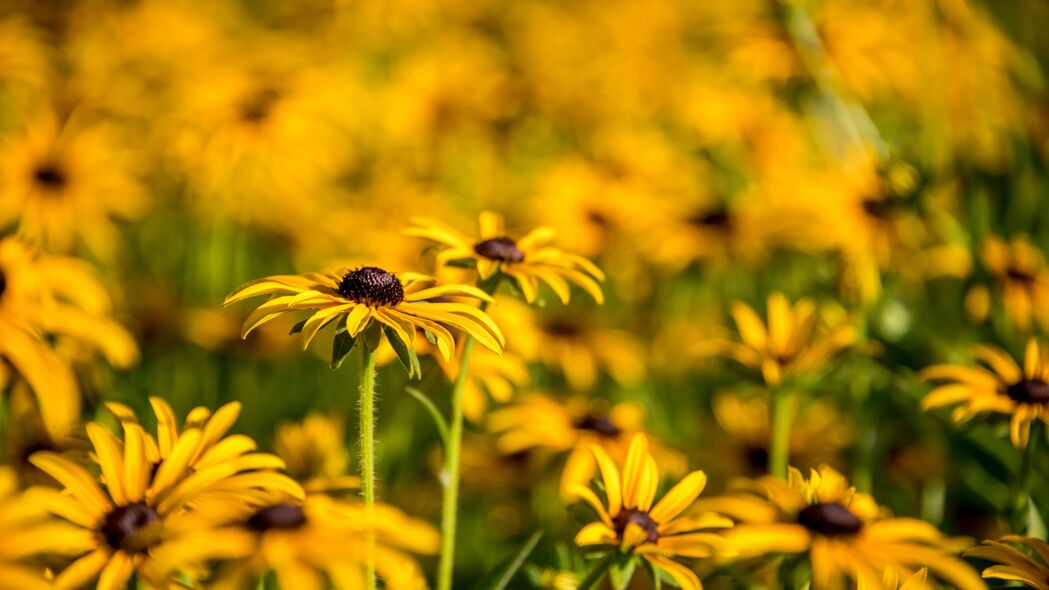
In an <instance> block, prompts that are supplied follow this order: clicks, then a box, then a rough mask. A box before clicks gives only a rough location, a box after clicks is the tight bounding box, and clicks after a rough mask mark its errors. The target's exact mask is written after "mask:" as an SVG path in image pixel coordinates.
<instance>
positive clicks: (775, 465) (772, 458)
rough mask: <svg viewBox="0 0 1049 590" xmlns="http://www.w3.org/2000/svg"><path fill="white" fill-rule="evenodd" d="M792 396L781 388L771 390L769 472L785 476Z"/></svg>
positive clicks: (788, 451)
mask: <svg viewBox="0 0 1049 590" xmlns="http://www.w3.org/2000/svg"><path fill="white" fill-rule="evenodd" d="M792 400H793V397H792V396H791V395H789V394H788V393H787V392H786V391H784V390H783V388H780V387H777V388H774V389H773V390H772V391H771V400H770V403H771V404H772V411H771V412H770V413H771V414H772V438H771V440H769V474H770V475H773V476H775V477H780V478H783V479H786V478H787V462H788V461H789V459H790V457H789V454H790V422H791V414H792V413H793V412H792V409H793V408H792V407H791V405H792V404H791V402H792Z"/></svg>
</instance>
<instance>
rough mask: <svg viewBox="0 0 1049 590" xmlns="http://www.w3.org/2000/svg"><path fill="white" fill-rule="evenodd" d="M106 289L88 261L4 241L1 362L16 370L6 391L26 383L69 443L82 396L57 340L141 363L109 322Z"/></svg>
mask: <svg viewBox="0 0 1049 590" xmlns="http://www.w3.org/2000/svg"><path fill="white" fill-rule="evenodd" d="M108 312H109V298H108V296H107V295H106V292H105V289H103V288H102V285H101V284H100V283H99V282H98V280H97V279H96V278H95V277H94V276H93V274H92V273H91V272H90V269H89V268H87V267H86V266H85V264H84V263H82V262H80V261H77V260H74V259H70V258H65V257H58V256H49V255H46V254H41V253H37V252H34V251H32V250H31V249H30V248H29V247H27V246H26V245H25V244H24V243H23V242H22V241H20V240H19V239H18V238H14V237H8V238H5V239H3V240H2V241H0V356H2V357H3V358H4V359H5V360H6V361H7V362H8V363H9V365H10V367H11V368H12V369H13V374H12V373H11V372H10V371H7V370H2V371H0V385H2V384H6V383H8V382H10V381H11V380H12V379H14V378H16V377H17V378H21V379H24V380H25V381H26V382H27V383H28V385H29V387H30V388H31V389H32V391H33V393H34V394H35V395H36V398H37V406H38V408H39V410H40V415H41V417H42V418H43V422H44V426H45V427H46V428H47V431H48V433H49V434H50V435H51V436H52V437H55V438H62V437H64V436H65V435H66V434H68V432H69V429H70V428H72V427H73V426H75V425H76V423H77V421H78V420H79V418H80V393H79V387H78V385H77V382H76V379H75V377H74V375H73V371H72V369H71V368H70V366H69V364H68V363H67V362H66V361H65V360H63V359H62V358H61V357H60V356H59V355H58V354H56V353H55V350H54V348H53V344H52V341H50V340H49V339H45V336H51V337H54V338H55V339H58V340H69V341H73V342H75V343H78V344H83V345H86V346H88V347H90V348H91V349H93V350H99V351H101V352H102V353H103V355H104V356H105V357H106V358H107V359H108V360H109V361H110V363H112V364H113V365H115V366H118V367H127V366H129V365H131V364H132V363H134V362H135V361H136V360H137V359H138V347H137V346H136V345H135V342H134V340H132V338H131V336H130V334H128V333H127V331H125V330H124V329H123V328H122V327H121V326H120V325H118V324H117V323H116V322H114V321H113V320H112V319H110V318H109V317H108Z"/></svg>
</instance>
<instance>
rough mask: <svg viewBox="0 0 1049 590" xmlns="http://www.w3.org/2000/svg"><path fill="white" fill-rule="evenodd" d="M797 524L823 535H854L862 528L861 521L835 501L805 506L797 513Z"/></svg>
mask: <svg viewBox="0 0 1049 590" xmlns="http://www.w3.org/2000/svg"><path fill="white" fill-rule="evenodd" d="M798 524H800V525H801V526H803V527H805V528H807V529H809V530H810V531H812V532H814V533H817V534H820V535H823V536H825V537H842V536H847V535H855V534H856V533H858V532H860V529H862V528H863V521H861V520H860V519H859V518H858V517H857V516H856V515H855V514H853V513H852V511H850V510H849V509H848V508H846V507H845V506H844V505H842V504H839V503H837V502H825V503H819V504H812V505H811V506H806V507H805V508H804V509H803V510H802V511H801V512H799V513H798Z"/></svg>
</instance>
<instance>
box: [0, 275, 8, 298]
mask: <svg viewBox="0 0 1049 590" xmlns="http://www.w3.org/2000/svg"><path fill="white" fill-rule="evenodd" d="M6 290H7V275H5V274H4V271H2V270H0V297H3V296H4V291H6Z"/></svg>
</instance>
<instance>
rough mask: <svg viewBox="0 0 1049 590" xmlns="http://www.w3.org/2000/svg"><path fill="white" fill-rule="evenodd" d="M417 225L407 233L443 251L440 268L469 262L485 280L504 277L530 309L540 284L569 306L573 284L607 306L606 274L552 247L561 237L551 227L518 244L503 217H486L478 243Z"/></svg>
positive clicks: (429, 223)
mask: <svg viewBox="0 0 1049 590" xmlns="http://www.w3.org/2000/svg"><path fill="white" fill-rule="evenodd" d="M413 223H414V225H413V226H412V227H410V228H408V229H407V230H405V233H407V234H408V235H410V236H417V237H420V238H425V239H427V240H430V241H432V242H435V243H436V244H437V246H438V247H439V248H440V252H438V254H437V263H438V265H439V266H446V265H449V264H452V263H461V262H468V263H470V264H472V265H474V266H475V267H476V268H477V274H478V275H479V276H480V278H481V280H487V279H488V278H490V277H492V276H494V275H495V274H497V273H501V274H503V275H505V276H506V277H508V278H510V279H511V280H513V281H514V283H515V284H516V285H517V287H518V288H519V289H520V290H521V294H522V295H524V298H525V300H526V301H528V302H529V303H532V302H534V301H535V300H536V297H537V296H538V294H539V282H540V281H542V282H543V283H546V285H547V286H549V287H550V289H551V290H553V291H554V293H556V294H557V296H558V298H560V299H561V301H562V302H564V303H568V301H569V298H570V297H571V290H570V288H569V283H572V284H575V285H577V286H579V287H580V288H582V289H583V290H584V291H586V292H587V293H589V294H590V296H591V297H593V298H594V300H596V301H597V302H598V303H603V302H604V294H603V293H602V292H601V285H600V281H603V280H605V274H604V273H603V272H601V269H599V268H597V266H596V265H594V263H592V262H590V261H589V260H587V259H586V258H583V257H582V256H578V255H576V254H569V253H567V252H564V251H562V250H560V249H558V248H555V247H553V246H550V245H549V244H550V242H552V241H553V240H554V238H555V237H556V233H555V232H554V230H553V229H551V228H549V227H539V228H536V229H534V230H532V231H530V232H528V233H527V234H525V235H524V236H522V237H520V238H518V239H514V238H511V237H509V236H508V235H507V232H506V227H505V224H504V222H503V217H502V216H501V215H499V214H498V213H493V212H491V211H486V212H484V213H481V221H480V226H481V231H480V235H479V236H476V237H471V236H468V235H466V234H463V233H461V232H459V231H458V230H456V229H455V228H453V227H451V226H449V225H447V224H444V223H442V222H440V221H437V220H434V219H426V218H416V219H414V220H413Z"/></svg>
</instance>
